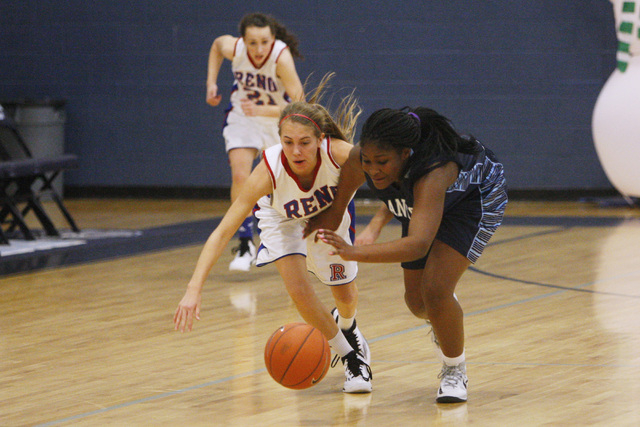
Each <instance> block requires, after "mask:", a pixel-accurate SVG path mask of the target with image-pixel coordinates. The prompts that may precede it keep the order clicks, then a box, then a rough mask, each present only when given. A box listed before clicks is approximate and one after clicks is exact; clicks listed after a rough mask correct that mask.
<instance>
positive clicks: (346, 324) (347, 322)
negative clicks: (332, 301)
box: [338, 313, 356, 331]
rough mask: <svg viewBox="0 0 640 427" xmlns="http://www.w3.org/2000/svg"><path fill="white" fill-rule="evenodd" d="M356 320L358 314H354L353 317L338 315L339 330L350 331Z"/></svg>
mask: <svg viewBox="0 0 640 427" xmlns="http://www.w3.org/2000/svg"><path fill="white" fill-rule="evenodd" d="M354 320H356V313H353V317H349V318H347V317H342V316H340V313H338V328H340V329H344V330H345V331H348V330H349V329H351V326H353V321H354Z"/></svg>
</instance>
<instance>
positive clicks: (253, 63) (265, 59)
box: [244, 40, 276, 70]
mask: <svg viewBox="0 0 640 427" xmlns="http://www.w3.org/2000/svg"><path fill="white" fill-rule="evenodd" d="M275 45H276V41H275V40H274V41H273V43H271V49H269V53H268V54H267V56H265V57H264V61H262V64H260V65H256V63H255V62H253V58H251V55H249V48H247V58H249V62H251V65H253V66H254V67H255V68H256V69H257V70H259V69H260V68H262V66H263V65H264V64H265V63H266V62H267V61H268V60H269V57H270V56H271V53H272V52H273V48H274V47H275ZM244 46H245V47H247V44H246V43H245V44H244Z"/></svg>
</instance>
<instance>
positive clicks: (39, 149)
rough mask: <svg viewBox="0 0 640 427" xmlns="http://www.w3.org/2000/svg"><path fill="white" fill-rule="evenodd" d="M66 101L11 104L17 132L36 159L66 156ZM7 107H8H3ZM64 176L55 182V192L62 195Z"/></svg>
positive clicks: (44, 100) (46, 100)
mask: <svg viewBox="0 0 640 427" xmlns="http://www.w3.org/2000/svg"><path fill="white" fill-rule="evenodd" d="M65 104H66V102H65V101H64V100H60V99H42V100H23V101H19V102H11V103H9V105H10V107H12V109H13V118H14V120H15V122H16V126H17V128H18V132H20V135H22V138H23V139H24V142H25V143H26V144H27V146H28V147H29V150H31V154H32V155H33V157H35V158H41V157H55V156H59V155H61V154H64V141H65V139H64V138H65V136H64V126H65V123H66V121H67V117H66V112H65V108H64V107H65ZM4 105H5V107H7V104H4ZM62 175H63V174H62V173H60V175H59V176H58V177H56V179H55V181H54V182H53V187H54V189H55V190H56V192H57V193H58V194H59V195H60V196H61V197H62V195H63V185H64V184H63V176H62Z"/></svg>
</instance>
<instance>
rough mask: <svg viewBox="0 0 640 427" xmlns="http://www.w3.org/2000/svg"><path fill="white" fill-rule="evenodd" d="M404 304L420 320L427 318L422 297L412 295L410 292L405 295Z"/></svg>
mask: <svg viewBox="0 0 640 427" xmlns="http://www.w3.org/2000/svg"><path fill="white" fill-rule="evenodd" d="M404 302H405V304H407V308H409V311H410V312H411V313H412V314H413V315H414V316H416V317H418V318H420V319H426V318H427V311H426V309H425V306H424V301H423V300H422V297H421V296H420V295H416V294H412V293H409V292H405V293H404Z"/></svg>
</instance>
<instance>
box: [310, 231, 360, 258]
mask: <svg viewBox="0 0 640 427" xmlns="http://www.w3.org/2000/svg"><path fill="white" fill-rule="evenodd" d="M316 238H317V239H320V240H321V241H323V242H324V243H326V244H328V245H331V246H333V247H334V250H333V251H331V252H329V255H338V256H340V258H342V259H343V260H345V261H354V259H353V255H354V252H355V249H354V247H353V246H351V245H350V244H349V243H347V242H345V241H344V239H343V238H342V237H340V236H339V235H337V234H336V233H335V231H332V230H327V229H325V228H322V229H320V230H318V233H316Z"/></svg>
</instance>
